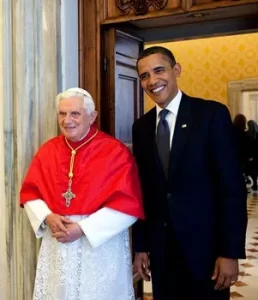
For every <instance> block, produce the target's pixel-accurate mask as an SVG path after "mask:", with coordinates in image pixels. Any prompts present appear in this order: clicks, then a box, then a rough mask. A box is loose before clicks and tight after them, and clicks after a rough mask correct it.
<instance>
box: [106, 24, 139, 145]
mask: <svg viewBox="0 0 258 300" xmlns="http://www.w3.org/2000/svg"><path fill="white" fill-rule="evenodd" d="M104 37H105V50H104V61H105V62H106V66H105V69H104V70H103V72H104V76H103V78H104V81H103V82H104V88H103V94H102V98H103V101H102V111H101V116H102V123H101V125H102V129H103V130H105V131H106V132H108V133H110V134H111V135H113V136H115V137H116V138H118V139H120V140H121V141H122V142H124V143H129V144H130V143H131V142H132V137H131V128H132V124H133V122H134V120H135V119H136V118H138V117H139V116H140V115H141V114H142V113H143V95H142V91H141V88H140V82H139V79H138V75H137V71H136V60H137V58H138V55H139V52H140V51H141V50H142V49H143V41H142V40H141V39H139V38H138V37H135V36H132V35H131V34H128V33H125V32H122V31H118V30H114V29H108V30H106V32H105V34H104Z"/></svg>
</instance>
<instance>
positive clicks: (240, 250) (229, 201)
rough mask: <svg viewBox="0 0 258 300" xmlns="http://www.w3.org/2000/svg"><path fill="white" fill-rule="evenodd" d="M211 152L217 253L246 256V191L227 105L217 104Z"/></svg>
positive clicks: (223, 255) (225, 255)
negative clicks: (214, 192)
mask: <svg viewBox="0 0 258 300" xmlns="http://www.w3.org/2000/svg"><path fill="white" fill-rule="evenodd" d="M211 152H212V161H213V172H214V180H215V189H216V196H217V197H216V214H217V218H216V219H217V226H218V227H217V228H218V232H217V235H218V236H217V238H218V249H217V250H218V255H219V256H221V257H228V258H245V236H246V227H247V192H246V187H245V182H244V177H243V174H242V171H241V167H240V164H239V160H238V156H237V143H236V137H235V132H234V129H233V124H232V121H231V118H230V115H229V111H228V109H227V108H226V106H224V105H218V106H217V109H215V112H214V114H213V120H212V126H211Z"/></svg>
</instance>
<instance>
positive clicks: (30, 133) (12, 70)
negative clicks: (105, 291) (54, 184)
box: [0, 0, 61, 300]
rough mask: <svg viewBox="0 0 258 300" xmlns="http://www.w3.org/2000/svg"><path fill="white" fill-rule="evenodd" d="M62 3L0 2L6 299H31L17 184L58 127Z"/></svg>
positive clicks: (29, 254)
mask: <svg viewBox="0 0 258 300" xmlns="http://www.w3.org/2000/svg"><path fill="white" fill-rule="evenodd" d="M60 5H61V4H60V1H53V0H18V1H17V0H1V4H0V7H1V8H0V22H1V23H0V24H1V32H0V38H1V39H0V49H1V50H0V54H1V56H0V65H1V69H0V78H1V79H0V80H1V86H0V93H1V94H0V98H1V99H0V196H1V198H0V211H1V217H0V226H1V227H0V228H1V231H0V232H1V233H0V234H1V241H0V266H1V270H0V276H1V277H0V288H1V290H0V293H1V296H0V298H1V299H4V300H29V299H32V293H33V284H34V276H35V265H36V259H37V250H38V246H37V242H36V239H35V236H34V233H33V232H32V229H31V226H30V224H29V222H28V220H27V216H26V215H25V213H24V211H23V210H22V209H21V208H20V207H19V190H20V186H21V182H22V179H23V177H24V175H25V173H26V171H27V168H28V165H29V163H30V161H31V158H32V156H33V155H34V153H35V152H36V150H37V149H38V147H39V145H41V144H42V143H43V142H44V141H46V140H47V139H49V138H50V137H53V136H54V135H56V133H57V124H56V113H55V96H56V94H57V81H58V79H57V78H58V69H57V57H58V50H57V49H58V47H57V42H56V41H57V22H59V11H58V10H60ZM3 158H4V159H3Z"/></svg>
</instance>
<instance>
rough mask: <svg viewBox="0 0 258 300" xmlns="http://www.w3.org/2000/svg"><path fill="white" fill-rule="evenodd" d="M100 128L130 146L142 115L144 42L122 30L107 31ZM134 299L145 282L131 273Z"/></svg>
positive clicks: (139, 296) (141, 299)
mask: <svg viewBox="0 0 258 300" xmlns="http://www.w3.org/2000/svg"><path fill="white" fill-rule="evenodd" d="M103 42H104V49H103V50H104V51H103V70H102V73H103V76H102V82H103V85H102V94H101V98H102V101H101V128H102V130H104V131H106V132H108V133H110V134H111V135H113V136H115V137H116V138H118V139H119V140H121V141H122V142H123V143H125V144H127V145H128V146H129V147H130V146H131V143H132V136H131V131H132V124H133V122H134V120H135V119H136V118H138V117H139V116H140V115H141V114H142V113H143V92H142V90H141V87H140V81H139V79H138V74H137V70H136V61H137V58H138V56H139V52H140V51H141V50H142V49H143V41H142V40H141V39H140V38H138V37H136V36H134V35H132V34H128V33H125V32H123V31H119V30H115V29H107V30H105V31H104V40H103ZM132 276H133V282H134V290H135V299H137V300H143V281H142V280H141V279H140V277H139V275H138V274H136V273H133V274H132Z"/></svg>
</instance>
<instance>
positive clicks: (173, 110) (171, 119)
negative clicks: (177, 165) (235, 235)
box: [156, 90, 182, 149]
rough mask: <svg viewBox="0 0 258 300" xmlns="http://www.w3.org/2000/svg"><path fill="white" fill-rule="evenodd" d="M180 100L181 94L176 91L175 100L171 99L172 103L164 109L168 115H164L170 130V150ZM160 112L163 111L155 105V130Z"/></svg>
mask: <svg viewBox="0 0 258 300" xmlns="http://www.w3.org/2000/svg"><path fill="white" fill-rule="evenodd" d="M181 99H182V92H181V91H180V90H178V92H177V94H176V96H175V98H174V99H172V101H170V103H169V104H168V106H167V107H166V109H167V110H169V113H168V114H167V115H166V121H167V122H168V126H169V130H170V149H171V147H172V140H173V136H174V130H175V125H176V118H177V114H178V109H179V105H180V102H181ZM161 110H163V108H161V107H160V106H158V105H157V104H156V111H157V118H156V120H157V122H156V128H157V127H158V123H159V119H160V116H159V113H160V111H161Z"/></svg>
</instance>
